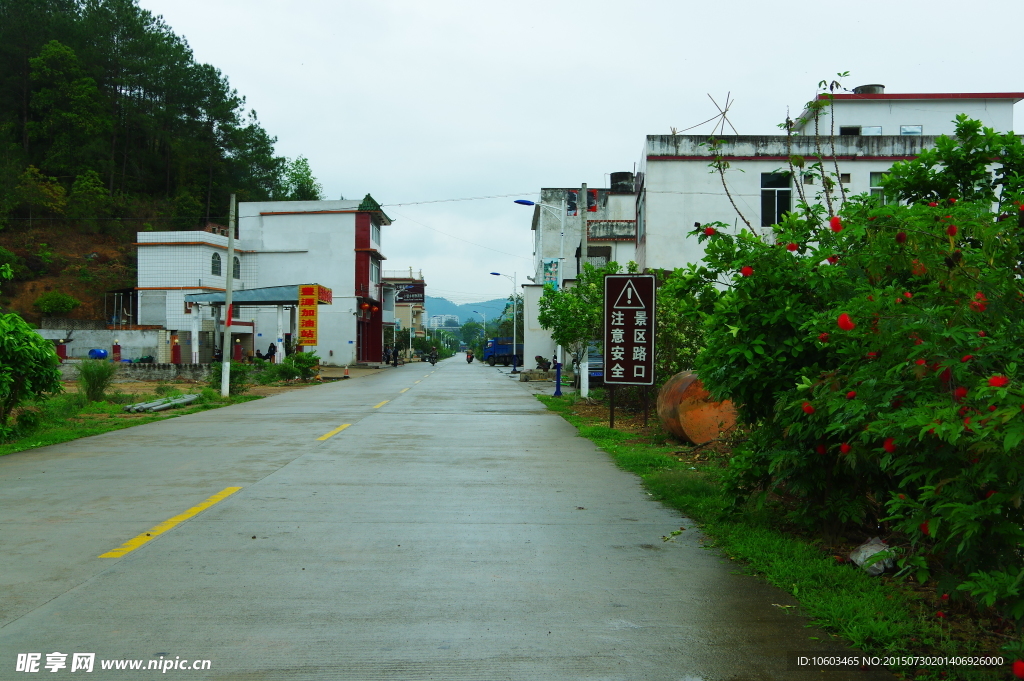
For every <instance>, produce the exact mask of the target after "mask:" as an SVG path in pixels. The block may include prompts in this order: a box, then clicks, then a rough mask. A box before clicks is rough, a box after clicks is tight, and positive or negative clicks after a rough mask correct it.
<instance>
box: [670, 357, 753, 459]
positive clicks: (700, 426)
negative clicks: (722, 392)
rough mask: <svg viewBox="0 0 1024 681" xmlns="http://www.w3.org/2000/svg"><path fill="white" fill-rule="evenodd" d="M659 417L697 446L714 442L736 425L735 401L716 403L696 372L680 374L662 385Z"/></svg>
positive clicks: (671, 429) (675, 432)
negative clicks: (733, 402)
mask: <svg viewBox="0 0 1024 681" xmlns="http://www.w3.org/2000/svg"><path fill="white" fill-rule="evenodd" d="M658 418H659V419H661V424H662V425H663V426H664V427H665V430H667V431H669V432H670V433H672V434H673V435H675V436H676V437H678V438H679V439H681V440H684V441H688V442H692V443H693V444H695V445H702V444H706V443H708V442H711V441H712V440H714V439H715V438H717V437H719V436H720V435H721V434H722V433H726V432H728V431H730V430H732V429H733V428H735V427H736V409H735V408H734V407H733V405H732V402H731V401H729V400H725V401H724V402H712V401H711V395H709V394H708V391H707V390H705V389H704V384H703V383H701V382H700V379H699V378H697V374H695V373H693V372H692V371H684V372H682V373H678V374H676V375H675V376H673V377H672V378H670V379H668V381H666V382H665V385H663V386H662V387H661V390H660V391H659V392H658Z"/></svg>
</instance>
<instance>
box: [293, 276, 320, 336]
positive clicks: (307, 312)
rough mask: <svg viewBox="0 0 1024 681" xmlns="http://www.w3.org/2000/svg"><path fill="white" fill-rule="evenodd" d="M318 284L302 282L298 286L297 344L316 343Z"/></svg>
mask: <svg viewBox="0 0 1024 681" xmlns="http://www.w3.org/2000/svg"><path fill="white" fill-rule="evenodd" d="M320 288H321V287H320V286H318V285H316V284H303V285H301V286H299V341H298V345H316V344H317V304H318V302H319V300H318V299H319V296H320Z"/></svg>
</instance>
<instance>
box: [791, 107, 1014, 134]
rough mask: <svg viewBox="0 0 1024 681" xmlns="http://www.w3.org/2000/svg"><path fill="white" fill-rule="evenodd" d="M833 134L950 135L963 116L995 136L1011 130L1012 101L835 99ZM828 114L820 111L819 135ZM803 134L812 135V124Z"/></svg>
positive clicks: (825, 129) (827, 123) (827, 122)
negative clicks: (909, 131) (913, 130)
mask: <svg viewBox="0 0 1024 681" xmlns="http://www.w3.org/2000/svg"><path fill="white" fill-rule="evenodd" d="M834 106H835V117H836V134H837V135H838V134H839V126H841V125H860V126H865V125H880V126H882V134H883V135H899V134H900V126H901V125H921V126H924V130H923V133H922V134H925V135H952V134H953V133H954V132H955V129H956V124H955V123H954V121H955V119H956V116H957V114H961V113H963V114H967V115H968V116H970V117H971V118H974V119H976V120H979V121H981V122H982V124H983V125H984V126H985V127H988V128H994V129H995V131H996V132H1009V131H1010V130H1012V129H1013V100H1012V99H856V100H850V99H837V100H836V101H835V105H834ZM830 119H831V114H830V110H829V108H828V107H826V108H825V109H823V110H822V116H821V118H820V120H819V123H818V127H819V130H821V131H822V133H823V134H827V133H828V131H829V129H830V125H831V122H830ZM803 132H804V134H813V133H814V124H813V123H809V124H808V125H807V126H805V129H804V131H803Z"/></svg>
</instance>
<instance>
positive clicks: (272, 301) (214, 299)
mask: <svg viewBox="0 0 1024 681" xmlns="http://www.w3.org/2000/svg"><path fill="white" fill-rule="evenodd" d="M307 286H316V287H317V304H319V305H330V304H331V300H332V295H331V289H329V288H327V287H326V286H318V285H316V284H295V285H293V286H267V287H265V288H243V289H239V290H238V291H232V292H231V304H232V305H298V304H299V289H300V288H303V287H307ZM224 297H225V293H224V292H223V291H217V292H214V293H189V294H187V295H186V296H185V302H186V303H199V304H202V305H223V304H224Z"/></svg>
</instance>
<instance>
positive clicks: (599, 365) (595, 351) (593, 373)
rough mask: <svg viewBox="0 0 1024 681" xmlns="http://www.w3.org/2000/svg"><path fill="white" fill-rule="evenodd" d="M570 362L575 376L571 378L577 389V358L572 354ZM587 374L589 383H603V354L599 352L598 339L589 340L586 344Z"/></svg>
mask: <svg viewBox="0 0 1024 681" xmlns="http://www.w3.org/2000/svg"><path fill="white" fill-rule="evenodd" d="M572 363H573V368H574V369H575V372H574V373H575V376H576V378H575V379H574V380H573V387H575V388H577V389H578V388H579V387H580V372H579V368H580V361H579V358H578V357H575V356H574V357H573V360H572ZM587 376H589V377H590V378H589V384H590V385H604V355H603V354H602V353H601V343H600V342H599V341H590V344H589V345H588V346H587Z"/></svg>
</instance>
